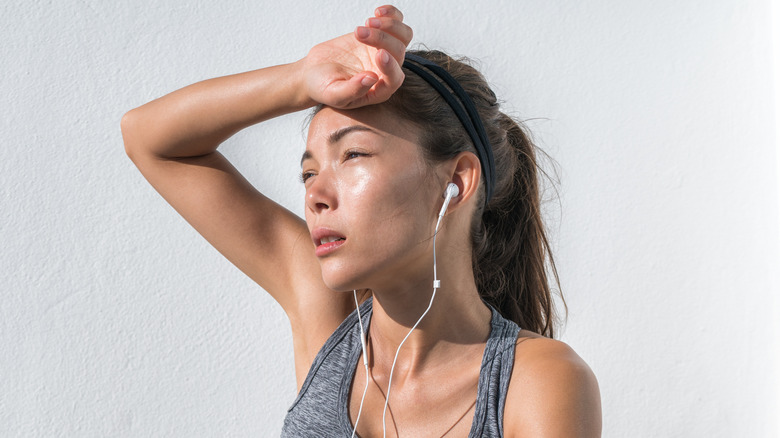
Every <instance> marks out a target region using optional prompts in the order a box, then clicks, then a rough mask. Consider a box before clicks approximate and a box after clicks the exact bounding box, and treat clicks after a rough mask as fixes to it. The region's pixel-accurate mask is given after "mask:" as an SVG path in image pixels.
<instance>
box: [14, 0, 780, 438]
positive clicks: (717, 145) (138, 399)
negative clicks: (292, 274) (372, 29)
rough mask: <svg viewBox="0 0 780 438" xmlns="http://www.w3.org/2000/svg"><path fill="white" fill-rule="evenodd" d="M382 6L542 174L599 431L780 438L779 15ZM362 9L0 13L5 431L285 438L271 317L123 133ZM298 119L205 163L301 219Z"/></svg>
mask: <svg viewBox="0 0 780 438" xmlns="http://www.w3.org/2000/svg"><path fill="white" fill-rule="evenodd" d="M398 4H399V6H400V7H401V8H402V9H403V10H404V12H405V13H406V17H407V22H408V23H410V24H411V25H412V26H413V27H414V28H415V31H416V33H415V42H421V43H425V44H426V45H427V46H429V47H433V48H442V49H445V50H448V51H451V52H454V53H459V54H464V55H469V56H472V57H474V58H476V59H478V60H480V65H481V68H482V70H483V71H484V73H485V75H486V76H487V77H488V78H489V80H490V81H491V83H493V84H494V85H495V89H496V91H497V93H498V94H499V96H500V97H501V98H502V99H503V100H505V101H506V102H507V109H508V110H510V111H512V112H513V113H514V114H516V115H518V116H520V117H522V118H525V119H530V120H529V122H528V124H529V126H530V127H531V128H532V130H533V131H534V132H535V134H536V136H537V139H538V140H539V143H540V145H541V146H542V147H543V148H544V149H545V150H546V151H547V152H548V153H549V154H550V155H552V156H553V157H554V158H555V159H556V160H557V162H558V167H559V175H560V187H559V192H560V202H558V201H557V200H553V201H551V202H550V203H549V204H548V206H549V209H548V215H549V217H550V223H551V227H552V230H553V241H554V246H555V248H556V250H557V254H556V255H557V261H558V268H559V271H560V273H561V279H562V283H563V291H564V294H565V296H566V299H567V302H568V305H569V309H570V312H569V317H568V324H567V326H566V330H565V332H564V334H563V336H562V338H563V339H564V340H565V341H567V342H568V343H570V345H572V346H573V347H574V348H575V350H577V351H578V352H579V353H580V355H581V356H582V357H583V358H585V359H586V360H587V361H588V362H589V364H590V365H591V367H592V368H593V370H594V371H595V373H596V375H597V377H598V378H599V381H600V385H601V391H602V398H603V411H604V436H607V437H628V436H630V437H735V436H744V437H771V436H777V434H778V433H780V429H779V428H778V423H777V412H778V408H780V406H779V405H778V392H777V390H778V383H777V382H778V364H779V361H780V357H778V356H777V355H776V353H775V351H776V349H778V347H780V345H778V341H777V339H778V338H777V335H778V324H774V323H773V317H774V320H777V319H778V317H780V312H778V305H779V303H778V298H777V297H778V295H779V293H778V292H780V291H779V290H778V289H779V280H778V267H779V266H780V253H779V249H778V236H780V226H779V225H778V204H779V201H778V180H777V178H778V158H777V152H778V151H777V147H776V145H777V143H776V135H777V131H776V129H777V123H778V122H777V119H776V118H775V115H774V114H775V112H774V111H775V110H776V108H777V104H778V103H780V102H779V101H778V100H777V99H778V98H777V97H776V96H777V94H776V93H775V92H773V75H772V71H773V58H772V53H773V48H772V18H771V17H772V13H771V12H772V10H771V4H770V2H769V1H759V0H756V1H747V2H745V1H736V0H731V1H726V0H719V1H704V0H687V1H682V2H680V1H670V0H661V1H630V2H626V1H619V0H594V1H588V2H570V1H542V0H530V1H509V0H505V1H492V2H474V1H465V0H457V1H443V0H441V1H439V0H429V1H425V2H417V1H410V0H403V1H399V2H398ZM477 4H479V6H477ZM374 6H377V5H375V4H372V3H368V2H365V1H346V0H345V1H340V2H322V1H315V0H301V1H292V2H286V3H285V2H270V1H264V0H256V1H245V0H229V1H223V2H214V1H204V0H191V1H188V2H174V1H167V0H162V1H160V0H154V1H152V0H134V1H131V2H110V1H105V0H104V1H93V0H82V1H72V0H71V1H60V2H51V1H42V0H28V1H21V0H6V1H4V2H3V5H2V6H0V36H2V42H1V43H0V66H1V68H0V73H2V79H1V80H0V103H2V108H3V117H2V118H0V132H1V133H2V146H0V148H1V149H0V150H2V159H0V218H1V219H0V243H1V244H2V250H0V436H3V437H55V436H63V437H107V436H122V437H141V436H144V437H146V436H189V437H212V436H231V437H250V436H252V437H257V436H274V435H278V432H279V430H280V428H281V423H282V419H283V417H284V414H285V411H286V408H287V406H288V405H289V403H290V402H291V401H292V400H293V398H294V396H295V381H294V375H293V368H292V363H293V362H292V360H293V358H292V347H291V341H290V339H291V337H290V330H289V327H288V324H287V320H286V318H285V316H284V314H283V313H282V311H281V309H280V308H279V306H278V305H276V304H275V303H274V302H273V300H271V299H270V298H269V297H268V296H266V294H265V293H264V291H263V290H262V289H260V288H259V287H257V286H256V285H255V284H254V283H253V282H252V281H251V280H249V279H248V278H246V277H245V276H244V275H243V274H241V273H240V272H239V271H238V270H237V269H236V268H234V267H233V266H232V265H231V264H229V262H227V261H226V260H224V259H223V258H222V257H221V256H220V254H219V253H217V251H216V250H214V249H213V248H211V247H210V246H209V245H208V244H207V243H206V242H205V241H204V240H203V239H202V238H201V237H200V236H199V235H198V234H197V233H196V232H195V231H194V230H193V229H191V228H190V227H189V226H188V224H187V223H186V222H185V221H184V220H183V219H181V218H180V217H179V216H178V215H177V214H176V213H175V211H174V210H173V209H172V208H171V207H169V206H168V205H167V204H166V203H165V202H164V201H163V200H162V198H161V197H160V196H159V195H157V193H156V192H155V191H154V190H153V189H152V188H151V187H150V186H149V185H148V184H147V183H146V182H145V180H144V179H143V177H142V176H141V175H140V173H138V172H137V171H136V169H135V167H134V166H133V164H132V163H131V162H130V160H129V159H128V158H127V157H126V155H125V153H124V150H123V147H122V141H121V134H120V131H119V120H120V118H121V116H122V114H123V113H124V112H125V111H127V110H129V109H131V108H133V107H135V106H138V105H141V104H143V103H144V102H147V101H149V100H151V99H153V98H156V97H158V96H160V95H163V94H165V93H167V92H170V91H173V90H174V89H177V88H179V87H182V86H184V85H187V84H189V83H192V82H195V81H198V80H201V79H205V78H209V77H214V76H219V75H224V74H229V73H235V72H240V71H246V70H251V69H255V68H259V67H263V66H268V65H272V64H278V63H282V62H289V61H293V60H296V59H298V58H299V57H301V56H303V55H305V54H306V52H307V50H308V48H309V47H311V46H312V45H313V44H315V43H317V42H319V41H322V40H325V39H328V38H330V37H333V36H336V35H339V34H341V33H346V32H349V31H351V30H352V29H353V28H354V26H356V25H358V24H362V22H363V21H364V19H365V18H366V17H368V16H369V15H371V13H372V10H373V7H374ZM775 16H777V15H775ZM776 24H780V23H776ZM778 51H780V47H775V48H774V53H778ZM774 68H777V64H775V67H774ZM776 85H780V84H776ZM303 120H304V114H293V115H289V116H285V117H282V118H279V119H276V120H273V121H270V122H268V123H266V124H264V125H262V126H256V127H253V128H250V129H247V130H246V131H244V132H241V133H239V134H238V135H236V136H235V137H233V138H231V139H230V140H229V141H227V142H226V143H225V144H224V145H223V146H222V148H221V150H222V151H223V153H224V154H226V155H227V156H228V157H229V158H230V159H231V160H232V161H233V162H234V163H235V165H236V166H237V167H238V168H239V169H240V170H241V171H242V172H243V173H244V174H245V175H246V177H247V178H248V179H249V180H250V181H252V182H253V183H254V184H255V185H256V186H257V187H259V188H261V189H262V190H263V191H264V192H265V193H266V194H267V195H269V196H270V197H272V198H273V199H276V200H278V202H280V203H281V204H283V205H284V206H286V207H288V208H290V209H292V210H293V211H297V212H302V206H303V202H302V199H303V196H302V195H303V188H302V187H301V185H300V184H298V183H297V182H296V181H297V179H296V178H297V172H298V170H299V166H298V163H297V161H298V158H299V157H300V153H301V151H302V150H303V145H304V139H303V134H302V133H303V128H302V127H303ZM549 194H550V197H551V198H553V195H554V192H553V191H552V190H551V191H550V192H549Z"/></svg>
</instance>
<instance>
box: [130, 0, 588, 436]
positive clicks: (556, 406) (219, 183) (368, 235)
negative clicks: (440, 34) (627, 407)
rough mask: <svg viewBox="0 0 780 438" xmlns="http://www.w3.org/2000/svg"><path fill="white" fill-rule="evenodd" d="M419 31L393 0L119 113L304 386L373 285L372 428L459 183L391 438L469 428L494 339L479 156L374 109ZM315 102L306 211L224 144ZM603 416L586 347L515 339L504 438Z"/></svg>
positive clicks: (578, 425) (393, 403)
mask: <svg viewBox="0 0 780 438" xmlns="http://www.w3.org/2000/svg"><path fill="white" fill-rule="evenodd" d="M411 39H412V30H411V28H410V27H409V26H407V25H406V24H405V23H404V22H403V14H402V13H401V12H400V11H399V10H398V9H396V8H394V7H392V6H389V5H386V6H381V7H379V8H377V10H376V11H375V12H374V16H373V17H370V18H369V19H368V20H367V21H366V23H365V25H364V26H358V27H357V28H356V29H355V31H354V32H352V33H349V34H346V35H342V36H340V37H338V38H335V39H332V40H330V41H326V42H324V43H321V44H318V45H317V46H315V47H313V48H312V49H311V50H310V51H309V53H308V54H307V55H306V56H305V57H304V58H302V59H300V60H299V61H296V62H293V63H290V64H285V65H279V66H274V67H268V68H263V69H260V70H255V71H251V72H246V73H241V74H236V75H231V76H226V77H221V78H215V79H210V80H206V81H203V82H199V83H196V84H193V85H190V86H188V87H185V88H183V89H180V90H177V91H174V92H172V93H170V94H168V95H166V96H163V97H161V98H159V99H156V100H154V101H152V102H149V103H147V104H145V105H143V106H141V107H139V108H136V109H134V110H131V111H129V112H128V113H127V114H125V116H124V117H123V119H122V135H123V138H124V141H125V150H126V152H127V154H128V156H129V157H130V158H131V160H132V161H133V163H134V164H135V165H136V166H137V167H138V169H139V170H140V171H141V173H142V174H143V176H144V177H145V178H146V179H147V180H148V181H149V183H150V184H151V185H152V186H153V187H154V188H155V189H156V190H157V191H158V192H159V193H160V194H161V195H162V196H163V198H164V199H165V200H166V201H167V202H168V203H170V204H171V205H172V206H173V207H174V208H175V209H176V211H177V212H178V213H179V214H181V215H182V216H183V217H184V218H185V219H186V220H187V221H188V222H189V223H190V224H191V225H192V226H193V227H194V228H195V229H196V230H197V231H198V232H199V233H200V234H201V235H202V236H203V237H204V238H206V239H207V240H208V241H209V242H210V243H211V244H212V245H213V246H214V247H215V248H216V249H217V250H219V251H220V252H221V253H222V254H223V255H224V256H225V257H226V258H227V259H228V260H230V261H231V262H232V263H233V264H235V265H236V266H237V267H238V268H239V269H241V270H242V272H244V273H245V274H246V275H248V276H249V277H250V278H252V279H253V280H254V281H255V282H257V284H258V285H260V286H261V287H262V288H263V289H264V290H266V291H267V292H268V293H269V294H270V295H271V296H272V297H273V298H274V299H275V300H276V301H277V302H278V303H279V304H280V306H281V307H282V309H283V310H284V311H285V313H286V314H287V316H288V318H289V320H290V324H291V328H292V333H293V347H294V351H295V371H296V378H297V382H298V387H299V388H300V385H301V384H302V382H303V380H304V378H305V376H306V374H307V372H308V370H309V367H310V365H311V363H312V361H313V359H314V357H315V356H316V354H317V352H318V351H319V350H320V348H321V347H322V345H323V344H324V342H325V340H326V339H327V338H328V337H329V336H330V334H331V333H333V331H334V330H335V329H336V327H338V325H339V324H340V323H341V322H342V321H343V320H344V318H345V317H346V316H347V315H348V314H349V313H350V312H351V311H352V310H353V309H354V306H355V305H354V303H353V301H352V300H353V298H352V294H351V291H352V289H361V290H363V291H365V289H370V290H371V294H372V296H373V299H374V306H373V309H374V310H373V317H372V322H371V330H370V338H369V342H368V350H369V361H370V371H369V374H370V378H371V379H370V381H369V388H368V391H367V395H366V401H365V403H364V407H363V409H364V411H363V414H362V416H361V420H360V424H359V427H358V430H357V432H358V434H360V435H361V436H364V437H375V436H381V434H382V424H381V423H382V408H383V405H384V391H385V390H386V388H387V383H388V378H389V371H390V367H391V364H392V359H393V356H394V354H395V351H396V348H397V346H398V345H399V343H400V342H401V339H402V338H403V337H404V336H405V335H406V333H407V332H408V330H409V327H411V325H412V324H413V323H414V322H415V321H416V320H417V318H418V317H419V315H421V314H422V312H423V310H424V309H425V307H427V304H428V300H429V298H430V294H431V291H432V284H431V282H432V280H433V273H432V270H431V267H432V247H431V245H432V240H431V236H432V233H433V228H434V226H435V221H436V214H437V213H438V211H439V208H440V207H441V205H442V202H443V192H444V189H445V187H446V185H447V184H448V183H449V182H453V183H455V184H456V185H457V186H458V188H459V192H460V194H459V195H458V196H456V197H455V198H453V200H452V202H451V203H450V207H449V209H448V213H447V215H446V217H445V218H444V221H443V225H442V228H441V230H440V232H439V234H438V235H437V242H436V244H437V255H438V254H442V255H444V254H446V256H442V257H441V258H440V259H439V260H438V271H439V278H441V279H442V289H440V291H439V292H437V296H436V302H435V305H434V307H433V308H432V309H431V312H430V313H429V314H428V315H426V317H425V319H424V320H423V321H422V322H421V324H420V326H419V327H418V329H417V330H415V332H414V333H413V334H412V336H410V337H409V339H408V341H407V342H406V343H405V344H404V347H403V349H402V350H401V353H400V355H399V362H398V365H397V366H396V368H395V371H394V375H393V387H392V393H391V397H390V412H389V414H388V417H389V419H388V436H397V435H401V434H402V435H404V436H421V437H423V436H440V435H442V433H444V432H445V431H447V430H449V436H465V435H466V434H467V433H468V429H469V427H470V419H471V415H473V403H474V399H475V396H476V382H477V377H478V375H479V367H480V359H481V355H482V351H483V350H484V345H485V340H486V339H487V335H488V333H489V320H490V311H489V309H488V308H487V307H486V306H485V305H484V304H483V303H482V301H481V300H480V298H479V295H478V293H477V290H476V285H475V282H474V278H473V272H472V268H471V266H472V260H471V247H470V245H471V243H470V239H469V229H470V224H471V218H472V216H473V212H474V209H475V208H476V206H475V203H476V199H477V196H476V193H477V192H478V188H479V180H480V178H481V171H480V166H479V160H478V159H477V158H476V157H475V156H474V154H471V153H469V152H465V153H461V154H459V155H457V156H456V157H453V158H452V159H450V160H448V161H445V162H443V163H438V164H436V165H429V164H427V163H426V162H425V161H424V160H423V159H422V157H421V152H420V150H419V147H418V137H419V134H420V133H419V132H417V131H416V130H415V129H414V128H413V127H411V126H409V125H408V124H404V123H403V122H401V121H400V120H398V119H397V118H394V117H392V116H391V115H389V114H387V113H386V112H385V111H384V110H382V107H381V105H379V106H372V105H376V104H381V103H382V102H384V101H386V100H387V99H388V98H389V97H390V96H391V95H392V93H393V92H395V91H396V90H397V89H398V88H399V87H400V86H401V84H402V82H403V79H404V73H403V70H402V69H401V64H402V62H403V58H404V53H405V50H406V46H407V45H408V44H409V42H410V41H411ZM318 104H322V105H323V106H324V109H322V110H321V111H320V112H319V113H318V114H317V115H316V116H315V117H314V119H313V121H312V123H311V126H310V131H309V138H308V141H307V151H306V152H307V153H306V154H305V155H304V157H303V161H302V179H304V180H305V181H304V184H305V186H306V200H305V202H306V205H305V212H306V214H305V216H306V220H305V221H304V220H303V219H301V218H299V217H297V216H295V215H294V214H292V213H291V212H289V211H287V210H285V209H284V208H283V207H281V206H280V205H279V204H277V203H275V202H273V201H272V200H270V199H268V198H267V197H266V196H264V195H263V194H262V193H260V192H259V191H257V189H256V188H255V187H253V186H252V185H251V184H250V183H249V182H248V181H247V180H246V179H244V178H243V176H241V174H240V173H239V172H238V171H237V170H236V169H235V167H233V166H232V165H231V164H230V163H229V162H228V161H227V160H226V159H225V157H224V156H223V155H222V154H220V153H219V151H218V150H217V149H218V147H219V145H220V144H221V143H222V142H223V141H225V140H226V139H227V138H229V137H230V136H232V135H233V134H235V133H236V132H238V131H240V130H242V129H244V128H246V127H249V126H252V125H254V124H257V123H260V122H263V121H265V120H268V119H270V118H273V117H277V116H279V115H282V114H287V113H291V112H295V111H301V110H305V109H308V108H311V107H313V106H315V105H318ZM226 109H229V110H226ZM323 239H324V240H325V244H324V245H323ZM341 239H344V240H341ZM364 293H365V292H364ZM364 379H365V371H364V369H363V367H362V363H360V364H359V365H358V367H357V368H356V374H355V377H354V380H353V386H352V392H351V394H350V400H349V410H350V415H351V418H352V421H353V422H354V420H355V418H356V416H357V409H358V407H359V404H360V396H361V395H362V391H363V388H364V385H365V380H364ZM600 409H601V408H600V399H599V393H598V385H597V383H596V380H595V377H594V376H593V373H592V372H591V371H590V369H589V368H588V367H587V365H586V364H585V363H584V362H583V361H582V360H581V359H580V358H579V357H578V356H577V355H576V353H574V352H573V351H572V350H571V349H570V348H569V347H568V346H566V345H565V344H563V343H561V342H558V341H554V340H551V339H547V338H543V337H540V336H538V335H535V334H533V333H530V332H527V331H523V332H521V335H520V338H519V339H518V344H517V347H516V361H515V366H514V368H513V371H512V380H511V383H510V387H509V392H508V394H507V401H506V409H505V411H506V412H505V421H504V425H503V427H504V435H505V436H507V437H562V436H566V437H593V436H599V435H600V430H601V411H600Z"/></svg>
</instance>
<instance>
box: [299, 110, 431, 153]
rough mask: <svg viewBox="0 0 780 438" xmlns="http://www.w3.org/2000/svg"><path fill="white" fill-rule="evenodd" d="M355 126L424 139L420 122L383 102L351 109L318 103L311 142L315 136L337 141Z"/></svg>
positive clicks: (310, 127)
mask: <svg viewBox="0 0 780 438" xmlns="http://www.w3.org/2000/svg"><path fill="white" fill-rule="evenodd" d="M358 127H360V128H358ZM355 129H358V130H359V129H370V130H373V131H375V132H376V133H377V134H379V135H392V136H396V137H400V138H402V139H404V140H407V141H411V142H414V143H418V144H419V141H420V136H419V132H418V128H417V127H416V126H414V125H412V124H411V123H409V122H407V121H405V120H402V119H401V118H400V117H398V116H396V115H395V114H393V113H392V112H391V111H389V110H388V109H387V108H384V107H383V105H370V106H366V107H362V108H357V109H351V110H341V109H336V108H331V107H327V106H323V107H318V108H317V109H316V110H315V112H314V114H313V116H312V118H311V120H310V122H309V132H308V136H307V143H308V142H310V141H313V140H315V137H317V139H318V140H321V139H326V140H327V141H329V142H333V141H332V140H338V139H340V138H341V137H343V135H344V134H347V133H349V131H350V130H355Z"/></svg>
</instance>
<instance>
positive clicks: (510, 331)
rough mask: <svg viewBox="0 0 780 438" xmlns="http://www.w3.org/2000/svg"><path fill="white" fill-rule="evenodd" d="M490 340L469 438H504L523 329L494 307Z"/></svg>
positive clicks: (491, 308)
mask: <svg viewBox="0 0 780 438" xmlns="http://www.w3.org/2000/svg"><path fill="white" fill-rule="evenodd" d="M488 307H490V310H491V312H492V313H493V316H492V319H491V321H490V326H491V330H490V337H489V338H488V340H487V344H486V345H485V353H484V355H483V356H482V367H481V369H480V372H479V383H478V390H477V404H476V406H475V408H474V421H473V423H472V424H471V431H470V432H469V437H474V438H476V437H503V436H504V432H503V424H504V404H505V401H506V393H507V390H508V389H509V379H510V377H511V376H512V367H513V365H514V360H515V345H516V343H517V335H518V334H519V333H520V327H518V325H517V324H515V323H514V322H513V321H510V320H508V319H505V318H504V317H502V316H501V314H500V313H498V311H497V310H496V309H494V308H493V306H490V305H488Z"/></svg>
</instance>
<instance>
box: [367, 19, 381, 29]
mask: <svg viewBox="0 0 780 438" xmlns="http://www.w3.org/2000/svg"><path fill="white" fill-rule="evenodd" d="M368 25H369V26H370V27H375V28H377V29H378V28H379V26H381V25H382V20H380V19H378V18H369V19H368Z"/></svg>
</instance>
